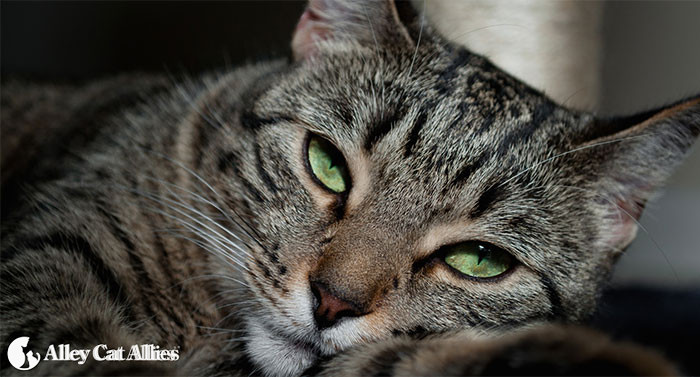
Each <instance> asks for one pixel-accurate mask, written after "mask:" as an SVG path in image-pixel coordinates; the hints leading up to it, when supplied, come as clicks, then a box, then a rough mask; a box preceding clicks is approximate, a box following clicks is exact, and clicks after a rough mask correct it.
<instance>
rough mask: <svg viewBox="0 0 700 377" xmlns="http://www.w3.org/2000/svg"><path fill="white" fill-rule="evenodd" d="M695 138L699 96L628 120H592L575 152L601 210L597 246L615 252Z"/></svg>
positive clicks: (625, 242) (698, 130)
mask: <svg viewBox="0 0 700 377" xmlns="http://www.w3.org/2000/svg"><path fill="white" fill-rule="evenodd" d="M699 134H700V96H697V97H695V98H692V99H687V100H684V101H681V102H678V103H676V104H673V105H670V106H667V107H664V108H661V109H657V110H654V111H648V112H645V113H643V114H638V115H635V116H630V117H618V118H611V119H607V120H598V121H597V122H595V123H594V125H593V126H592V127H589V128H588V135H587V138H586V139H587V141H586V142H584V143H582V145H581V146H580V147H579V148H581V149H582V151H584V153H583V154H582V155H581V156H579V157H581V158H583V159H582V160H579V162H580V165H581V166H583V167H582V169H583V170H589V172H590V174H591V176H590V178H591V179H592V181H591V182H592V184H593V185H595V187H594V189H595V191H596V192H598V193H601V195H600V196H599V197H598V199H600V200H599V204H600V205H601V207H602V208H603V209H604V211H605V213H604V214H602V215H603V216H602V217H603V223H602V224H601V229H602V232H603V234H602V241H603V244H604V246H605V247H607V248H608V249H611V250H614V251H621V250H622V249H624V248H625V247H626V246H627V245H628V244H629V243H630V242H631V241H632V240H633V239H634V236H635V234H636V231H637V219H638V218H639V217H640V216H641V214H642V210H643V209H644V205H645V204H646V202H647V201H648V200H649V199H650V197H651V195H652V194H653V192H654V191H655V190H656V189H658V188H659V187H661V186H662V185H663V184H664V183H665V181H666V179H667V178H668V177H669V176H670V175H671V173H672V172H673V169H674V168H675V167H676V166H677V165H678V164H679V163H680V162H681V161H682V160H683V158H684V157H685V155H686V154H687V153H688V151H689V150H690V148H691V147H692V145H693V143H694V141H695V140H696V139H697V138H698V135H699Z"/></svg>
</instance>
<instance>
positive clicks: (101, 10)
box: [0, 1, 305, 81]
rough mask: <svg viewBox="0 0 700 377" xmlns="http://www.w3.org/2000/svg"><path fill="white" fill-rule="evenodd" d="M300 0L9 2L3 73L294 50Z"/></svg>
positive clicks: (79, 74)
mask: <svg viewBox="0 0 700 377" xmlns="http://www.w3.org/2000/svg"><path fill="white" fill-rule="evenodd" d="M304 6H305V3H304V2H301V1H213V2H208V1H198V2H183V1H173V2H164V1H96V2H92V1H65V2H64V1H2V3H0V11H1V12H0V13H1V17H2V25H1V28H2V75H3V77H7V76H8V75H13V76H20V77H25V78H31V79H35V80H36V79H39V80H62V81H65V80H71V79H72V80H75V79H87V78H95V77H100V76H105V75H110V74H115V73H120V72H124V71H134V70H138V71H144V72H150V71H158V72H162V71H163V70H164V69H167V70H171V71H174V72H177V71H185V72H197V71H200V70H205V69H212V68H216V67H221V66H223V65H231V64H238V63H242V62H245V61H255V60H258V59H261V58H266V57H270V56H284V55H286V54H288V53H289V41H290V40H291V39H290V36H291V33H292V31H293V30H294V26H295V25H296V21H297V17H299V15H300V14H301V13H302V11H303V9H304Z"/></svg>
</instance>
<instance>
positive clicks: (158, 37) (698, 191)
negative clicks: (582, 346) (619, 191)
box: [0, 1, 700, 375]
mask: <svg viewBox="0 0 700 377" xmlns="http://www.w3.org/2000/svg"><path fill="white" fill-rule="evenodd" d="M428 4H429V3H428ZM304 6H305V3H304V2H301V1H255V2H254V1H216V2H205V1H199V2H181V1H178V2H161V1H157V2H151V1H129V2H125V1H116V2H102V1H100V2H83V1H80V2H54V1H49V2H43V1H27V2H24V1H23V2H19V1H2V2H1V3H0V16H1V21H0V22H1V23H0V27H1V34H0V36H1V42H0V47H1V51H0V56H1V62H0V67H1V73H2V78H3V80H5V79H7V78H8V77H14V78H22V79H30V80H40V81H61V82H66V81H83V80H88V79H93V78H98V77H104V76H108V75H112V74H116V73H121V72H125V71H141V72H163V71H167V72H170V73H171V74H173V75H174V76H180V75H182V74H194V73H196V72H199V71H202V70H208V69H214V68H220V67H222V66H233V65H237V64H240V63H244V62H253V61H256V60H260V59H264V58H268V57H280V56H288V55H289V42H290V40H291V33H292V31H293V30H294V26H295V24H296V21H297V18H298V17H299V15H300V14H301V12H302V10H303V8H304ZM603 10H604V13H603V20H602V28H601V32H602V41H603V46H602V49H603V50H602V53H601V56H602V62H601V68H602V72H601V79H602V84H601V94H600V103H599V104H598V105H597V108H598V110H600V111H602V112H605V113H608V114H609V113H620V112H624V113H629V112H632V111H635V110H641V109H644V108H648V107H650V106H655V105H659V104H662V103H668V102H669V101H673V100H677V99H680V98H683V97H685V96H688V95H691V94H697V93H700V22H698V21H699V20H700V2H692V1H689V2H670V1H662V2H659V1H645V2H634V1H633V2H610V3H605V6H604V7H603ZM663 192H664V193H665V194H664V195H662V196H661V197H660V199H658V200H656V201H655V202H653V203H651V204H650V205H649V206H648V209H647V211H646V213H645V215H644V216H643V217H642V219H641V223H642V225H643V226H644V230H640V232H639V236H638V239H637V240H636V241H635V242H634V244H633V245H632V246H631V247H630V249H629V250H628V251H627V253H626V254H625V255H624V256H623V258H622V260H621V261H620V264H619V266H618V269H617V271H616V274H615V277H614V280H613V283H612V286H611V288H610V289H609V290H608V291H607V292H606V293H605V295H604V296H603V300H602V304H601V309H600V312H599V313H598V315H597V316H596V317H595V318H594V320H593V322H594V323H595V324H596V325H597V326H599V327H601V328H603V329H605V330H607V331H609V332H612V333H614V334H615V335H616V336H618V337H620V338H625V339H633V340H635V341H639V342H642V343H644V344H649V345H653V346H656V347H661V348H662V349H664V350H665V352H666V353H668V355H669V356H670V357H671V358H672V359H675V360H679V361H680V362H681V363H682V364H683V366H684V368H685V370H686V372H689V373H690V374H695V375H699V374H700V366H699V363H698V361H697V360H696V357H695V352H696V349H697V348H698V346H700V341H698V339H700V289H699V287H700V252H699V251H698V249H699V248H700V247H699V245H700V232H699V230H700V152H699V151H698V148H695V151H694V152H693V153H692V154H691V156H690V157H689V161H688V162H687V163H686V164H684V165H683V166H682V167H681V168H680V169H679V171H678V172H677V173H676V174H675V175H674V176H673V177H672V179H671V182H670V183H669V185H668V187H667V188H666V189H665V191H663Z"/></svg>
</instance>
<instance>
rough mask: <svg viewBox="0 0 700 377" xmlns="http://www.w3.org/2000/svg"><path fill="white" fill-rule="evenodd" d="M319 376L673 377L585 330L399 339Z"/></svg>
mask: <svg viewBox="0 0 700 377" xmlns="http://www.w3.org/2000/svg"><path fill="white" fill-rule="evenodd" d="M317 371H320V372H321V373H320V374H322V375H346V376H349V375H395V376H405V375H412V376H415V375H425V376H428V375H444V376H450V375H460V376H463V375H471V376H476V375H479V376H495V375H501V376H502V375H677V374H678V371H677V370H676V368H675V367H674V366H673V365H672V364H671V363H670V362H669V361H668V360H666V359H665V358H663V357H662V356H661V355H659V354H658V353H656V352H653V351H651V350H649V349H646V348H643V347H640V346H638V345H634V344H630V343H623V342H614V341H612V340H611V339H610V338H609V337H608V336H606V335H604V334H602V333H600V332H597V331H594V330H591V329H587V328H583V327H577V326H559V325H549V326H541V327H537V328H531V329H527V330H518V331H514V332H510V333H504V334H500V335H494V336H487V337H485V336H483V335H477V334H475V333H473V332H465V333H459V334H451V335H441V336H432V337H429V338H425V339H421V340H416V339H409V338H397V339H392V340H388V341H385V342H381V343H377V344H374V345H371V346H367V347H363V348H359V349H355V350H353V351H351V352H348V353H347V354H344V355H340V356H338V357H337V358H335V359H333V360H331V361H330V362H328V363H327V364H326V365H325V366H324V367H323V368H322V369H317Z"/></svg>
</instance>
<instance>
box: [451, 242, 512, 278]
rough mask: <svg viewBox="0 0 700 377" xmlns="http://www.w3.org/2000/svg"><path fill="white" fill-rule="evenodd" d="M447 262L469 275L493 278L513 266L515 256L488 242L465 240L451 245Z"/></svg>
mask: <svg viewBox="0 0 700 377" xmlns="http://www.w3.org/2000/svg"><path fill="white" fill-rule="evenodd" d="M445 263H447V265H448V266H450V267H452V268H454V269H455V270H457V271H459V272H461V273H463V274H465V275H467V276H471V277H475V278H491V277H496V276H498V275H501V274H503V273H505V272H506V271H508V270H509V269H510V268H511V267H512V266H513V256H511V255H510V254H509V253H508V252H506V251H505V250H502V249H500V248H498V247H496V246H493V245H489V244H487V243H482V242H463V243H460V244H457V245H454V246H450V247H449V249H448V250H447V253H446V254H445Z"/></svg>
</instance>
